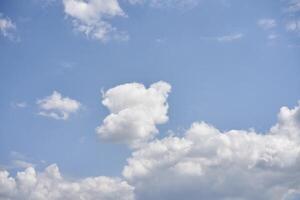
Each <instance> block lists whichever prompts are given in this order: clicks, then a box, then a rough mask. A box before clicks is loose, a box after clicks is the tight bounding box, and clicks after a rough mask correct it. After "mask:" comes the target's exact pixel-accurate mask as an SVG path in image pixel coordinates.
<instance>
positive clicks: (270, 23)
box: [257, 19, 277, 30]
mask: <svg viewBox="0 0 300 200" xmlns="http://www.w3.org/2000/svg"><path fill="white" fill-rule="evenodd" d="M257 24H258V26H260V27H261V28H262V29H265V30H267V29H272V28H274V27H276V26H277V23H276V21H275V20H274V19H260V20H258V22H257Z"/></svg>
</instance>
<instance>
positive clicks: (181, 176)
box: [123, 105, 300, 200]
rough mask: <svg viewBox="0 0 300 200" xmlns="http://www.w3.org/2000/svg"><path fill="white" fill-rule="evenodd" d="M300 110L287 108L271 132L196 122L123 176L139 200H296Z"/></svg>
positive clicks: (148, 151) (158, 143)
mask: <svg viewBox="0 0 300 200" xmlns="http://www.w3.org/2000/svg"><path fill="white" fill-rule="evenodd" d="M299 136H300V107H299V105H298V106H297V107H295V108H294V109H289V108H287V107H283V108H281V110H280V113H279V115H278V123H277V124H276V125H274V126H273V127H272V128H271V130H270V131H269V132H268V133H265V134H260V133H256V132H254V131H252V130H248V131H245V130H230V131H227V132H221V131H220V130H218V129H216V128H215V127H213V126H212V125H209V124H207V123H204V122H196V123H193V124H192V126H191V127H190V128H189V129H188V130H187V131H186V132H185V134H184V136H183V137H175V136H170V137H166V138H163V139H161V140H155V141H153V142H150V143H148V144H147V145H145V146H143V147H141V148H140V149H138V150H136V151H135V152H133V153H132V156H131V157H130V158H128V164H127V165H126V166H125V167H124V170H123V176H124V177H125V179H126V180H128V182H129V183H130V184H131V185H133V186H135V187H136V188H135V189H136V195H137V199H143V200H147V199H158V200H159V199H172V200H176V199H186V198H187V199H191V200H192V199H199V198H200V197H201V198H203V199H214V200H221V199H222V200H225V199H226V200H228V199H243V200H250V199H261V200H265V199H273V200H282V199H295V198H297V197H299V192H298V191H299V187H300V178H299V177H300V176H299V175H300V173H299V171H300V167H299V166H300V157H299V155H300V138H299ZM149 188H151V189H149Z"/></svg>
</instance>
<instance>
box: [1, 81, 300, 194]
mask: <svg viewBox="0 0 300 200" xmlns="http://www.w3.org/2000/svg"><path fill="white" fill-rule="evenodd" d="M170 90H171V86H170V85H169V84H168V83H166V82H162V81H160V82H157V83H154V84H152V85H150V87H149V88H146V87H145V86H144V85H142V84H139V83H128V84H123V85H119V86H116V87H114V88H111V89H109V90H107V91H106V92H104V93H103V101H102V103H103V105H104V106H106V107H107V108H108V110H109V112H110V114H109V115H108V116H107V117H106V118H105V119H104V121H103V124H102V125H101V126H100V127H98V128H97V133H98V134H99V136H100V137H101V138H102V139H104V140H109V141H113V142H121V143H126V144H129V145H130V146H132V147H135V149H134V150H133V152H132V155H131V156H130V157H129V158H128V159H127V164H126V165H125V166H124V168H123V171H122V178H111V177H103V176H100V177H89V178H84V179H81V180H75V181H70V180H66V179H65V178H63V177H62V176H61V174H60V172H59V170H58V168H57V166H56V165H51V166H49V167H48V168H46V170H45V171H44V172H40V173H39V172H36V171H35V169H34V168H33V167H29V168H27V169H26V170H25V171H23V172H19V173H17V175H16V177H15V178H13V177H11V176H9V173H8V172H7V171H5V170H2V171H0V199H1V198H2V199H10V200H18V199H24V198H25V199H32V200H34V199H37V200H42V199H50V200H60V199H66V200H68V199H72V200H73V199H75V200H76V199H78V200H79V199H81V200H82V199H83V200H89V199H101V200H106V199H109V200H112V199H118V200H119V199H120V200H123V199H126V200H133V199H136V200H153V199H157V200H182V199H189V200H198V199H209V200H210V199H213V200H252V199H256V200H266V199H267V200H268V199H272V200H295V199H298V198H299V196H300V102H299V103H298V105H297V106H295V107H294V108H288V107H282V108H281V109H280V112H279V113H278V120H277V123H275V124H274V125H273V126H272V127H271V128H270V130H269V131H267V132H266V133H258V132H256V131H255V130H252V129H250V130H228V131H221V130H219V129H217V128H216V127H214V126H213V125H211V124H208V123H206V122H194V123H192V125H191V126H190V128H188V129H187V130H185V131H184V132H183V133H182V135H181V136H174V135H171V136H166V137H164V138H161V139H155V138H154V136H155V134H157V132H158V130H157V127H156V125H157V124H161V123H165V122H166V121H167V120H168V116H167V110H168V104H167V97H168V93H169V92H170ZM151 139H152V140H151ZM2 199H1V200H2Z"/></svg>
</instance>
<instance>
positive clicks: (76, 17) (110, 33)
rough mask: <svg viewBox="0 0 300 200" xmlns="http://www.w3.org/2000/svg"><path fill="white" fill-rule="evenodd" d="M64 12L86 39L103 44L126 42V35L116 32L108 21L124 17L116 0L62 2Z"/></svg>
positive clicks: (71, 0) (70, 0)
mask: <svg viewBox="0 0 300 200" xmlns="http://www.w3.org/2000/svg"><path fill="white" fill-rule="evenodd" d="M63 4H64V11H65V13H66V15H67V16H69V17H71V18H72V20H73V25H74V27H75V29H76V30H78V31H79V32H82V33H84V34H85V35H87V36H88V37H91V38H94V39H98V40H100V41H102V42H105V41H107V40H110V39H118V40H127V39H128V35H127V34H126V33H122V32H119V31H117V29H116V28H115V27H113V26H112V25H111V24H110V23H109V22H108V20H109V19H111V18H114V17H117V16H121V17H124V16H126V15H125V13H124V12H123V10H122V9H121V7H120V5H119V3H118V0H89V1H85V0H63Z"/></svg>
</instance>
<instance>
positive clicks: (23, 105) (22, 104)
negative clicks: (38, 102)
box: [10, 101, 28, 108]
mask: <svg viewBox="0 0 300 200" xmlns="http://www.w3.org/2000/svg"><path fill="white" fill-rule="evenodd" d="M10 105H11V107H13V108H26V107H28V104H27V103H26V102H25V101H20V102H12V103H11V104H10Z"/></svg>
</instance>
